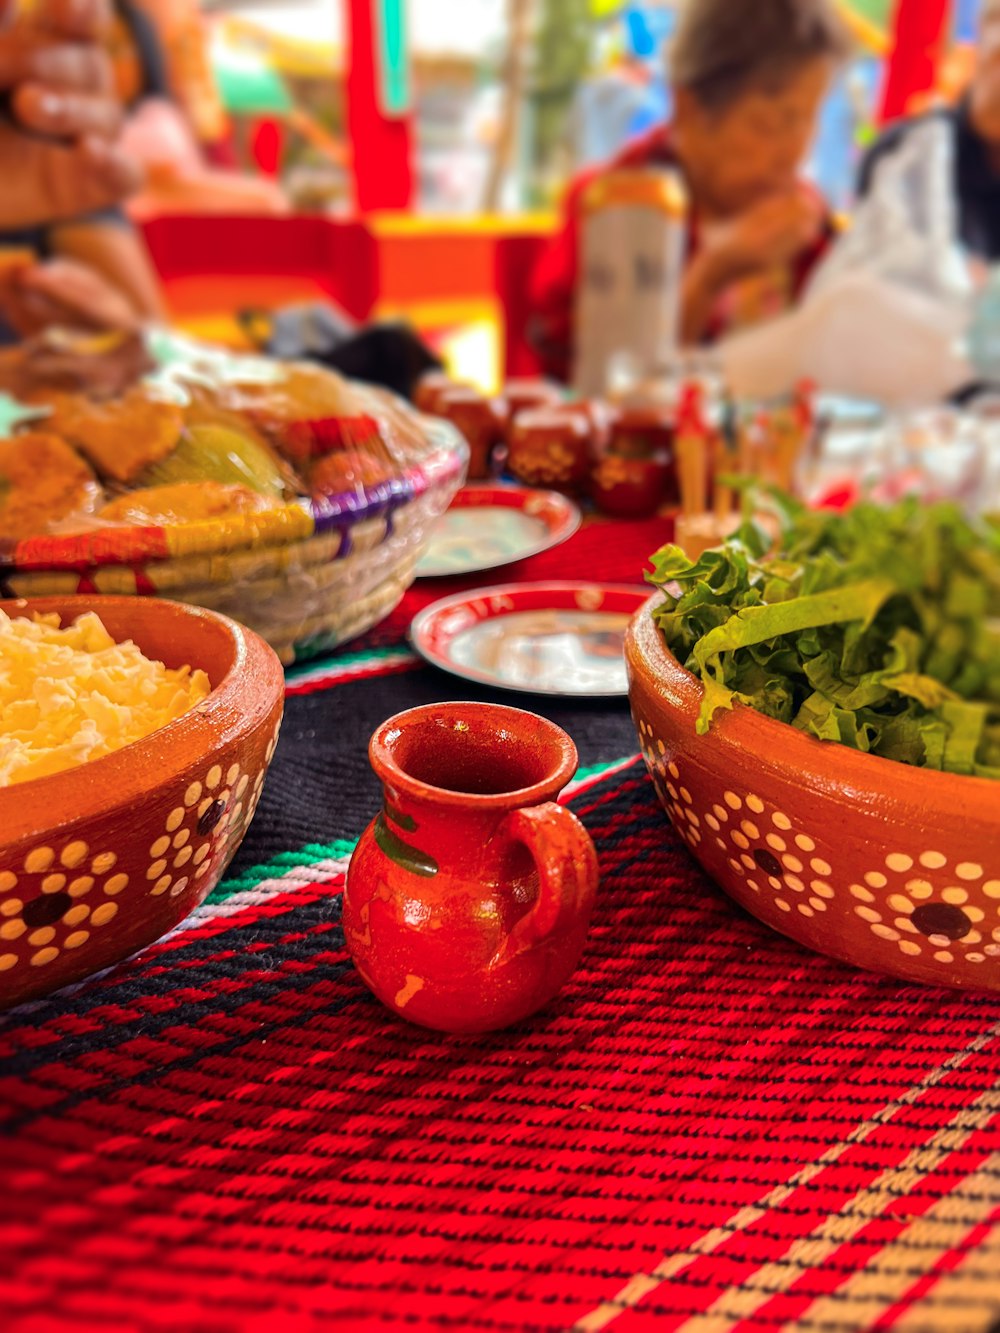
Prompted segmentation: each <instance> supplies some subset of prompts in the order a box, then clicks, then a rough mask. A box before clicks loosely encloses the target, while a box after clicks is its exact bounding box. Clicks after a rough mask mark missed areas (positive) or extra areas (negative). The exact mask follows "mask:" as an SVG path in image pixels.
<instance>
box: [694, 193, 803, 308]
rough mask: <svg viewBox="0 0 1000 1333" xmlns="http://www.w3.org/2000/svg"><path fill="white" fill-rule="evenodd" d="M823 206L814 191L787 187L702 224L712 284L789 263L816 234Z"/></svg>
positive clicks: (723, 283) (724, 282)
mask: <svg viewBox="0 0 1000 1333" xmlns="http://www.w3.org/2000/svg"><path fill="white" fill-rule="evenodd" d="M823 217H824V214H823V206H822V204H821V203H820V201H819V199H818V198H817V196H816V195H814V194H812V193H811V192H809V191H807V190H803V189H795V190H789V191H788V192H787V193H784V194H776V195H772V196H770V197H769V198H767V199H764V200H762V201H761V202H760V203H759V204H756V205H755V206H754V207H753V208H751V209H749V210H748V211H747V212H746V213H743V214H741V215H740V216H739V217H737V218H733V219H732V220H730V221H727V222H722V223H718V224H715V225H709V226H707V227H706V228H705V236H704V258H705V262H706V264H707V265H708V266H709V268H710V270H711V273H712V275H713V277H714V279H715V281H716V284H717V285H718V286H720V287H721V286H727V285H728V284H729V283H732V282H736V281H738V280H739V279H740V278H744V277H747V276H749V275H750V274H753V273H759V272H761V271H762V270H764V269H768V268H773V267H774V266H775V265H778V264H785V263H789V262H790V261H791V260H793V259H794V258H795V257H796V255H798V254H800V253H801V252H802V251H803V250H804V249H806V247H807V246H809V245H811V244H812V243H813V242H814V241H816V240H817V239H818V238H819V235H820V232H821V230H822V227H823Z"/></svg>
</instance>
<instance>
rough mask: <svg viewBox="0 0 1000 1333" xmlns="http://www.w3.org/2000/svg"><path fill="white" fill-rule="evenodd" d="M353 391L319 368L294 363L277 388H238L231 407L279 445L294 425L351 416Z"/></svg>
mask: <svg viewBox="0 0 1000 1333" xmlns="http://www.w3.org/2000/svg"><path fill="white" fill-rule="evenodd" d="M353 397H354V390H353V389H352V388H351V386H349V385H348V384H347V383H346V381H345V380H342V379H341V378H340V376H339V375H336V374H334V373H333V372H332V371H329V370H324V369H323V367H322V366H310V365H306V364H305V363H303V364H299V363H297V362H296V363H295V364H293V365H290V366H289V367H288V375H287V377H286V378H285V379H284V380H282V382H281V383H280V384H262V385H241V386H240V387H239V389H238V390H237V391H236V395H235V397H234V399H233V406H234V407H236V408H237V409H238V410H241V411H245V412H246V413H247V415H248V416H249V417H250V418H251V420H253V421H254V422H256V424H257V425H258V426H259V427H260V428H261V430H263V431H264V432H265V434H267V435H269V436H271V437H272V438H274V439H276V441H277V442H278V443H279V444H280V440H281V435H282V433H283V431H284V430H285V428H286V427H288V426H290V425H292V424H293V423H295V422H297V421H322V420H324V419H325V418H327V417H340V416H351V415H352V414H353V411H354V410H355V409H354V407H353Z"/></svg>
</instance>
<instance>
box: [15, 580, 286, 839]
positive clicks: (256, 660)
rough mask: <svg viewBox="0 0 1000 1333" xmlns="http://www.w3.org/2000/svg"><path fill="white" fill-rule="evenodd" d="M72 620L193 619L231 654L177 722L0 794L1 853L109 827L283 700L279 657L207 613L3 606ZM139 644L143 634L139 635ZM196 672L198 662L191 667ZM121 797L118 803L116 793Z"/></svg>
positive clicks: (153, 607) (75, 602)
mask: <svg viewBox="0 0 1000 1333" xmlns="http://www.w3.org/2000/svg"><path fill="white" fill-rule="evenodd" d="M67 607H72V608H73V611H74V615H83V614H85V613H86V612H88V611H96V612H97V613H98V614H100V613H101V610H102V608H103V609H105V610H108V609H115V610H119V611H122V612H124V613H127V614H128V615H131V616H135V615H136V614H137V612H138V613H139V614H140V615H145V616H152V617H162V618H163V619H166V620H175V621H176V620H180V619H191V620H194V621H197V622H199V623H200V624H202V625H211V626H212V627H213V629H216V630H219V631H221V632H222V633H223V634H224V635H225V637H226V639H227V640H228V642H229V644H230V645H231V648H232V654H233V656H232V662H231V664H230V666H229V668H228V670H227V671H226V672H225V674H224V675H223V676H222V679H221V680H219V681H218V683H217V684H216V685H215V686H213V688H212V690H211V691H210V693H209V694H208V695H206V697H205V698H204V699H202V700H201V701H200V702H199V703H197V704H195V706H194V707H193V708H190V709H188V711H187V712H186V713H182V714H181V716H180V717H177V718H174V719H173V721H171V722H168V723H166V724H165V725H164V726H162V727H158V728H157V729H156V731H153V732H150V733H149V735H148V736H144V737H143V738H142V739H141V740H138V741H133V742H132V743H131V744H130V745H126V746H124V747H123V748H122V749H120V750H115V751H113V752H112V753H111V754H108V755H104V756H102V757H101V758H100V759H94V760H92V761H90V762H88V763H85V764H80V765H78V766H77V767H75V768H69V769H64V770H63V771H62V772H59V773H52V774H49V775H48V776H46V777H41V778H32V779H30V780H29V781H27V782H22V783H16V784H14V785H12V786H10V787H3V788H0V830H2V832H0V840H2V841H0V846H10V845H12V844H14V843H20V842H22V841H25V840H27V839H32V838H39V837H44V838H49V837H51V836H53V835H54V834H55V833H56V832H57V831H58V830H60V829H63V828H65V829H69V828H72V827H77V826H81V825H83V824H86V823H88V822H89V821H91V820H93V819H96V818H101V819H106V818H109V817H110V816H112V815H113V813H114V812H115V811H116V810H119V809H122V810H124V809H127V808H129V807H134V806H135V805H136V804H137V803H138V802H141V801H142V800H144V799H146V798H150V797H152V796H153V795H154V794H155V793H156V792H157V791H158V790H159V789H160V788H162V787H164V786H165V785H166V784H167V783H169V782H170V781H172V780H175V779H176V777H177V774H178V772H179V771H181V770H182V769H184V768H187V767H189V766H190V764H191V760H192V755H193V754H197V753H200V754H201V762H204V763H207V762H208V760H209V757H210V756H211V755H213V754H214V753H216V752H217V751H219V750H220V749H223V748H224V747H225V746H226V745H227V744H228V743H229V742H231V741H232V740H234V739H235V738H236V737H237V736H238V735H240V734H241V733H242V732H244V731H246V729H247V727H248V725H259V724H260V723H261V722H263V721H264V720H266V718H267V716H268V715H269V714H270V712H271V710H272V708H273V707H274V703H275V696H276V695H277V697H278V698H279V699H283V695H284V670H283V668H282V666H281V663H280V662H279V660H278V657H277V654H276V653H275V652H274V650H273V649H272V648H270V647H269V646H268V644H267V643H265V642H264V640H263V639H262V638H261V637H260V636H259V635H258V634H255V633H254V632H253V630H250V629H247V628H246V626H244V625H241V624H239V623H238V622H237V621H235V620H232V619H231V618H230V617H229V616H226V615H222V614H220V613H219V612H217V611H209V610H207V609H206V608H204V607H198V606H190V605H187V604H186V603H183V602H173V601H168V600H166V599H161V598H153V597H142V598H136V597H121V596H113V595H109V594H99V593H98V594H94V595H92V596H91V595H86V594H84V595H77V594H70V593H67V594H65V595H63V596H58V595H53V596H47V597H15V598H8V599H5V600H2V601H0V610H3V611H6V612H7V613H8V614H11V613H12V612H14V613H17V614H23V613H24V611H25V610H26V609H28V610H29V611H35V610H37V611H41V612H46V611H63V612H65V611H66V609H67ZM136 637H137V638H139V637H141V631H137V635H136ZM189 665H190V666H191V667H193V668H197V667H198V663H197V662H191V663H189ZM116 792H117V793H120V795H118V796H117V797H116V796H115V794H114V793H116Z"/></svg>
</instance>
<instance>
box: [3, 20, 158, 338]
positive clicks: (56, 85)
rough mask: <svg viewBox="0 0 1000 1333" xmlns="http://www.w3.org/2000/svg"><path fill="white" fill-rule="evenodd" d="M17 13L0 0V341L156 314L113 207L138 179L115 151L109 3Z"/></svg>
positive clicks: (129, 236) (152, 288) (150, 277)
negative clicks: (2, 186) (0, 187)
mask: <svg viewBox="0 0 1000 1333" xmlns="http://www.w3.org/2000/svg"><path fill="white" fill-rule="evenodd" d="M16 9H17V7H16V6H15V5H13V4H11V3H6V4H3V3H0V17H2V19H3V20H4V21H5V23H6V26H5V27H4V28H3V30H2V31H0V91H2V93H3V96H4V107H3V113H2V123H0V171H2V172H3V176H4V179H5V180H6V181H7V182H8V186H7V189H6V191H5V193H4V195H3V198H2V200H0V266H2V267H0V319H2V323H3V324H4V325H6V327H2V326H0V338H2V339H3V340H6V341H9V340H10V339H11V337H16V336H22V337H23V336H28V335H30V334H32V333H35V332H38V331H39V330H40V329H41V328H44V327H46V326H48V325H49V324H62V325H66V326H68V327H73V328H83V329H115V330H117V329H131V328H135V327H137V326H138V325H139V324H140V323H142V322H144V321H145V320H148V319H155V318H160V317H161V316H162V306H161V301H160V293H159V286H158V282H157V278H156V274H155V272H154V270H153V267H152V264H151V262H150V260H149V256H148V254H147V252H146V249H145V246H144V244H143V242H142V239H141V238H140V237H139V236H138V235H137V233H136V232H135V231H134V230H133V228H132V227H131V226H130V224H129V223H128V222H127V220H126V219H125V217H124V215H123V213H122V212H121V209H120V203H121V201H122V200H123V199H124V198H125V197H127V196H128V195H129V194H131V193H132V192H133V191H134V190H135V189H137V188H138V186H139V185H140V183H141V171H140V169H139V168H138V166H137V164H136V163H135V162H134V160H133V159H132V158H131V157H129V155H128V154H127V153H125V152H123V151H122V150H121V147H120V145H119V136H120V132H121V127H122V122H123V114H124V110H123V107H122V104H121V101H120V99H119V97H118V96H117V95H116V92H115V89H114V79H113V74H112V68H111V62H110V59H109V57H108V53H107V50H106V49H105V45H104V44H105V41H106V38H107V34H108V31H109V24H110V21H111V11H110V8H109V5H108V3H107V0H36V3H34V4H33V5H31V6H26V7H25V9H26V11H27V12H22V13H15V11H16Z"/></svg>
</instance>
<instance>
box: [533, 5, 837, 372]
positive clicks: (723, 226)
mask: <svg viewBox="0 0 1000 1333" xmlns="http://www.w3.org/2000/svg"><path fill="white" fill-rule="evenodd" d="M738 10H739V13H738V16H737V14H734V6H733V4H732V2H731V0H689V2H688V4H687V5H686V7H685V9H684V11H683V13H682V16H681V21H680V26H679V29H678V32H677V35H676V38H675V40H674V43H673V48H672V55H671V62H670V74H671V79H672V85H673V93H674V115H673V119H672V121H671V123H670V124H667V125H661V126H658V127H657V128H656V129H655V130H653V131H652V132H651V133H649V134H647V135H645V136H643V137H642V138H640V139H638V140H637V141H636V142H635V143H633V144H631V145H630V146H629V147H627V148H626V149H625V151H624V152H622V153H621V154H620V155H619V156H618V157H616V158H615V159H613V160H612V161H611V162H610V163H609V164H608V165H607V166H606V167H604V168H603V169H601V170H603V171H613V170H616V169H619V168H627V169H635V168H643V167H648V168H650V169H653V170H655V169H664V168H675V169H677V170H679V171H680V172H681V174H682V176H683V178H684V181H685V183H686V186H687V191H688V196H689V209H690V215H689V228H688V232H689V234H688V252H687V263H686V269H685V273H684V286H683V291H682V295H681V311H682V313H681V329H680V336H681V341H682V342H684V343H685V344H694V343H699V342H704V341H709V340H711V339H714V338H716V337H718V336H720V335H721V334H722V333H724V332H726V331H727V330H729V329H733V328H735V327H739V326H741V325H745V324H747V323H749V322H753V321H754V320H757V319H762V318H766V317H768V316H770V315H773V314H777V313H780V311H781V310H782V309H784V308H787V306H788V305H789V304H790V303H791V302H793V301H794V300H795V299H796V298H797V296H798V294H799V292H800V290H801V289H802V287H803V285H804V283H805V280H806V278H807V277H808V275H809V274H810V272H811V271H812V269H813V267H814V266H815V264H816V263H817V262H818V260H819V259H820V258H821V257H822V255H823V254H824V252H825V250H826V248H827V246H828V244H829V242H830V240H831V239H832V236H833V223H832V219H831V215H830V212H829V210H828V208H827V206H826V204H825V203H824V201H823V199H822V198H821V197H820V196H819V195H818V194H817V193H816V191H815V190H814V189H813V188H812V187H810V186H809V185H808V184H806V183H805V181H804V180H803V179H802V177H801V174H800V173H801V170H802V166H803V163H804V161H805V160H806V157H807V155H808V151H809V148H810V145H811V141H812V138H813V135H814V133H815V129H816V124H817V118H818V114H819V110H820V106H821V104H822V102H823V99H824V97H825V96H826V94H827V91H828V90H829V87H830V85H831V82H832V79H833V77H834V75H835V73H836V71H837V69H838V67H839V66H840V65H841V63H842V62H843V61H844V60H845V58H846V57H847V55H848V54H849V51H850V39H849V36H848V33H847V31H846V29H845V28H844V26H843V24H842V22H841V20H840V18H839V17H838V15H837V13H836V10H835V8H834V6H833V3H832V0H754V4H753V5H747V6H746V7H743V6H739V7H738ZM599 174H600V172H599V171H592V172H589V173H586V174H585V175H583V176H582V177H581V178H579V179H578V180H577V181H576V182H575V183H574V184H573V185H572V186H571V188H570V191H569V195H568V198H567V202H566V206H565V211H566V217H565V222H564V225H563V227H562V230H561V231H560V233H559V235H558V236H557V237H556V239H555V241H554V242H553V243H552V245H551V246H550V247H549V248H548V250H547V251H546V252H545V253H544V254H543V255H542V258H541V260H540V262H539V265H538V267H537V270H536V272H535V274H534V279H533V288H532V290H533V300H534V306H535V312H536V314H535V320H534V323H533V327H532V328H531V330H530V331H529V332H530V335H531V337H532V340H533V342H534V344H535V346H536V349H537V350H538V352H539V354H540V356H541V357H542V360H543V362H544V364H545V368H546V370H547V371H548V373H550V374H553V375H556V376H558V377H559V378H563V379H565V378H567V377H568V375H569V372H570V368H571V364H572V330H573V311H574V300H575V289H576V285H577V266H578V254H579V239H580V226H581V212H582V199H583V196H584V194H585V193H586V191H587V189H588V188H589V186H590V185H591V184H592V182H593V181H594V180H595V179H596V177H597V176H598V175H599Z"/></svg>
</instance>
